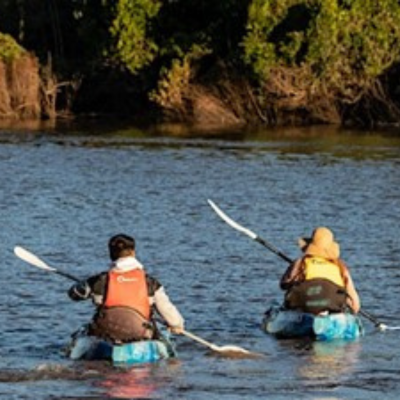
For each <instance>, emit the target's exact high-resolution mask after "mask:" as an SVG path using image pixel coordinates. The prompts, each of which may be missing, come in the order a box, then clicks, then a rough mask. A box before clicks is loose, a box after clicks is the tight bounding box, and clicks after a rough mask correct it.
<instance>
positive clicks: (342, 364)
mask: <svg viewBox="0 0 400 400" xmlns="http://www.w3.org/2000/svg"><path fill="white" fill-rule="evenodd" d="M360 351H361V341H360V340H357V341H355V342H342V341H337V342H313V343H311V344H310V345H309V347H308V351H307V354H306V355H304V356H303V357H302V359H303V360H304V363H303V364H302V365H300V366H299V368H298V374H299V377H300V378H304V379H306V380H307V381H309V382H314V381H317V382H318V383H319V385H326V386H327V387H329V386H330V385H333V384H338V383H339V382H340V381H341V380H343V379H348V378H349V377H350V376H351V374H352V372H353V369H354V367H355V366H356V365H357V361H358V357H359V355H360Z"/></svg>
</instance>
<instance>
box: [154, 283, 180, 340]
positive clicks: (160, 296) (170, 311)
mask: <svg viewBox="0 0 400 400" xmlns="http://www.w3.org/2000/svg"><path fill="white" fill-rule="evenodd" d="M154 305H155V307H156V309H157V311H158V312H159V314H160V315H161V316H162V318H163V319H164V320H165V322H166V323H167V324H168V326H169V327H170V328H172V330H173V331H174V332H175V333H179V332H180V331H181V330H183V329H184V324H185V321H184V319H183V317H182V315H181V313H180V312H179V311H178V309H177V308H176V306H175V305H174V304H173V303H172V301H171V300H170V298H169V297H168V295H167V293H166V292H165V290H164V288H163V287H162V286H161V287H160V288H159V289H158V290H157V291H156V292H155V293H154Z"/></svg>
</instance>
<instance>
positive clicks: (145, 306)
mask: <svg viewBox="0 0 400 400" xmlns="http://www.w3.org/2000/svg"><path fill="white" fill-rule="evenodd" d="M108 249H109V254H110V258H111V261H112V263H111V268H110V269H109V270H108V271H105V272H102V273H100V274H97V275H94V276H92V277H90V278H88V279H87V280H86V281H83V282H81V283H78V284H75V285H73V286H72V287H71V288H70V289H69V291H68V295H69V297H70V298H71V299H72V300H76V301H79V300H86V299H89V298H91V299H92V300H93V302H94V304H95V305H96V306H97V310H96V313H95V315H94V317H93V320H92V322H91V323H90V324H89V325H88V334H89V335H93V336H97V337H100V338H102V339H106V340H109V341H111V342H114V343H127V342H133V341H138V340H147V339H157V335H158V332H157V329H156V326H155V323H154V320H153V313H154V311H157V312H158V314H159V315H160V316H161V318H162V319H163V320H164V321H165V322H166V325H168V326H169V327H170V329H171V330H172V331H173V332H174V333H177V334H179V333H181V332H182V330H183V327H184V320H183V318H182V316H181V314H180V313H179V311H178V309H177V308H176V307H175V306H174V304H173V303H172V302H171V301H170V299H169V297H168V295H167V294H166V292H165V290H164V288H163V286H162V285H161V284H160V282H159V281H158V280H157V279H155V278H154V277H152V276H151V275H149V274H147V273H146V272H145V270H144V268H143V265H142V264H141V263H140V262H139V261H138V260H137V258H136V252H135V240H134V239H133V238H132V237H130V236H128V235H125V234H119V235H115V236H113V237H112V238H111V239H110V240H109V243H108Z"/></svg>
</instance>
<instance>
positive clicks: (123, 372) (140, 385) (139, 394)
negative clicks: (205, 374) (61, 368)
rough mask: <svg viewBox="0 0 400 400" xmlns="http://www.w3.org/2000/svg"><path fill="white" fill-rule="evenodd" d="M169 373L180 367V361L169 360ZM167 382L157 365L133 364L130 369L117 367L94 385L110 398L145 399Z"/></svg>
mask: <svg viewBox="0 0 400 400" xmlns="http://www.w3.org/2000/svg"><path fill="white" fill-rule="evenodd" d="M168 366H169V369H170V370H169V373H171V370H173V369H176V368H179V364H178V363H176V362H175V363H173V362H169V363H168ZM166 384H167V382H166V380H165V377H163V376H162V375H161V374H160V368H158V367H157V366H156V365H152V364H146V365H141V366H133V367H131V368H129V369H127V368H126V369H116V370H115V371H111V372H108V373H107V374H106V375H104V377H103V378H102V379H101V380H99V381H95V382H94V385H95V386H97V387H98V388H100V389H101V392H102V393H103V394H104V395H106V396H107V397H110V398H118V399H143V398H152V396H153V395H154V394H156V392H157V391H161V390H162V388H163V386H165V385H166Z"/></svg>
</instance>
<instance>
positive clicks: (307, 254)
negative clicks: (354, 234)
mask: <svg viewBox="0 0 400 400" xmlns="http://www.w3.org/2000/svg"><path fill="white" fill-rule="evenodd" d="M299 246H300V248H301V250H302V251H303V253H304V255H303V256H302V257H301V258H299V259H297V260H296V261H295V262H294V263H293V264H292V265H290V266H289V268H288V269H287V270H286V272H285V273H284V275H283V276H282V278H281V281H280V287H281V289H282V290H285V291H286V294H285V302H284V305H285V307H286V308H288V309H298V310H301V311H304V312H310V313H312V314H316V315H317V314H320V313H324V312H343V311H345V309H346V308H350V309H351V310H352V312H354V313H357V312H358V311H359V310H360V298H359V296H358V293H357V291H356V289H355V286H354V283H353V279H352V277H351V275H350V272H349V269H348V267H347V266H346V264H345V263H344V261H343V260H341V259H340V258H339V257H340V247H339V244H338V243H337V242H335V240H334V236H333V233H332V231H331V230H330V229H328V228H326V227H319V228H316V229H315V230H314V232H313V234H312V237H311V238H309V239H300V240H299Z"/></svg>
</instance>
